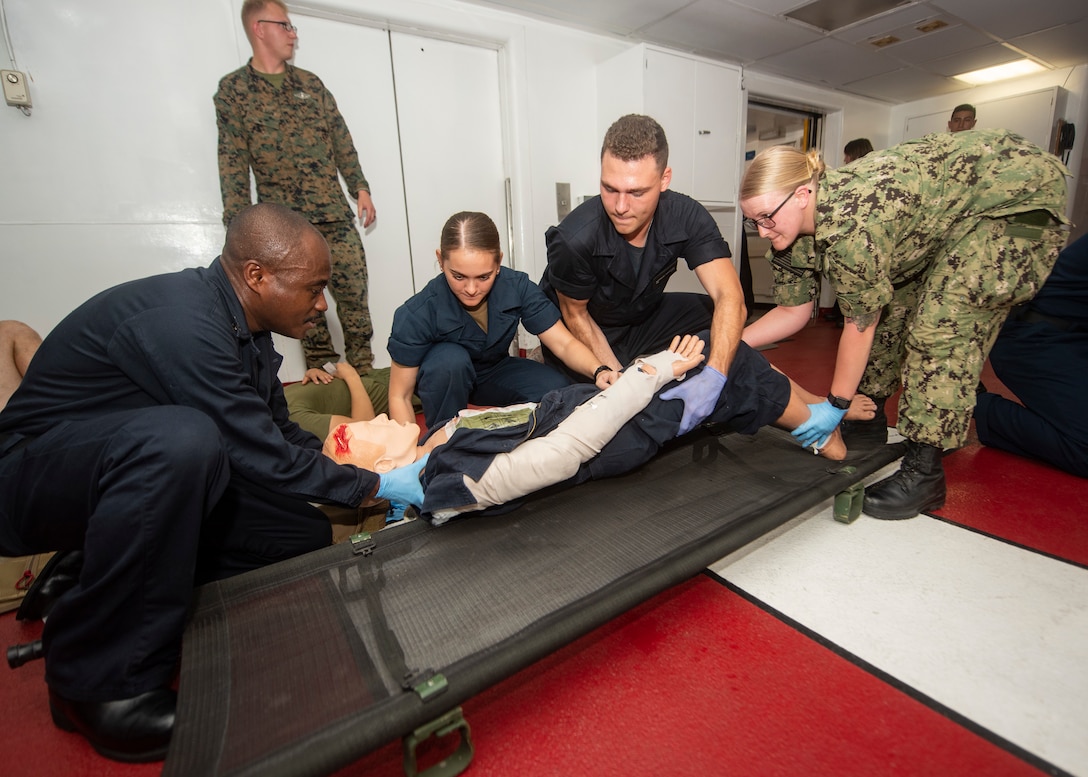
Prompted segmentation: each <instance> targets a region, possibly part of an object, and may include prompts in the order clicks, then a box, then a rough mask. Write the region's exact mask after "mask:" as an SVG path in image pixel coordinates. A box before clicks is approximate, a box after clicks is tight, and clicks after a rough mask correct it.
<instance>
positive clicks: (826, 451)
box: [818, 394, 871, 461]
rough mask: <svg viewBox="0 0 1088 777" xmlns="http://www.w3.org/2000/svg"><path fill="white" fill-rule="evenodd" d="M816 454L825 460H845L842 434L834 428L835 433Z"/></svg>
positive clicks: (844, 445) (844, 444)
mask: <svg viewBox="0 0 1088 777" xmlns="http://www.w3.org/2000/svg"><path fill="white" fill-rule="evenodd" d="M858 396H861V395H860V394H859V395H858ZM870 401H871V400H870ZM818 453H819V454H820V455H821V456H823V457H824V458H825V459H831V460H832V461H842V460H843V459H845V458H846V443H845V442H844V441H843V439H842V432H841V431H840V430H839V428H838V427H835V431H833V432H832V433H831V434H830V435H829V436H828V438H827V442H825V443H824V446H823V447H822V448H820V450H819V451H818Z"/></svg>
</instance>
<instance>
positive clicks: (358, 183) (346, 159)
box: [322, 85, 370, 195]
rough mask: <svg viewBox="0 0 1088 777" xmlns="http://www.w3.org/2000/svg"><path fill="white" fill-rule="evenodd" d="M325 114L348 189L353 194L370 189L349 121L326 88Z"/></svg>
mask: <svg viewBox="0 0 1088 777" xmlns="http://www.w3.org/2000/svg"><path fill="white" fill-rule="evenodd" d="M322 89H323V91H324V94H325V115H326V116H328V117H329V129H330V130H332V143H333V153H334V154H335V155H336V160H335V161H336V168H337V169H338V170H339V171H340V175H342V176H343V177H344V182H345V183H347V185H348V191H349V192H351V193H352V195H355V194H358V192H359V190H360V189H366V190H367V191H370V184H369V183H367V180H366V176H365V175H363V168H362V166H361V165H360V164H359V155H358V154H357V153H356V151H355V143H354V142H352V140H351V132H350V130H348V125H347V122H345V121H344V117H343V116H341V115H340V109H339V108H337V107H336V98H335V97H333V96H332V92H330V91H329V90H328V89H325V88H324V85H322Z"/></svg>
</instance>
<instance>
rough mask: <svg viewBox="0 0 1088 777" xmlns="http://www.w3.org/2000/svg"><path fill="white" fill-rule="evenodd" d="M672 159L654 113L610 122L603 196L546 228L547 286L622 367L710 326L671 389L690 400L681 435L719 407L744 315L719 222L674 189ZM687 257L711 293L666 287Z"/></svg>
mask: <svg viewBox="0 0 1088 777" xmlns="http://www.w3.org/2000/svg"><path fill="white" fill-rule="evenodd" d="M668 155H669V146H668V142H667V140H666V138H665V132H664V130H663V129H662V128H661V125H659V124H658V123H657V122H656V121H655V120H654V119H652V118H651V117H649V116H641V115H637V114H630V115H628V116H623V117H621V118H619V119H618V120H617V121H616V122H615V123H613V125H612V126H611V127H609V129H608V132H607V133H605V138H604V143H603V146H602V148H601V194H600V196H599V197H594V198H592V199H590V200H587V201H586V202H584V203H582V204H581V205H579V206H578V207H577V208H575V209H574V210H573V211H572V212H571V213H570V215H568V216H567V217H566V218H565V219H563V222H562V223H561V224H560V225H559V226H557V227H552V228H551V229H549V230H548V232H547V234H546V235H545V240H546V242H547V246H548V267H547V269H546V270H545V271H544V276H543V277H542V278H541V280H540V287H541V288H542V289H543V290H544V293H545V294H547V295H548V297H549V298H550V299H552V301H554V302H555V303H556V304H557V305H558V306H559V310H560V312H561V313H562V314H563V322H564V323H565V324H566V325H567V328H568V329H570V331H571V332H572V333H573V334H574V336H575V337H577V338H578V339H579V340H581V341H582V342H583V343H585V344H586V345H587V346H588V347H589V349H590V350H591V351H593V353H594V355H595V356H596V357H597V359H598V360H599V362H600V363H601V364H602V365H606V366H608V367H610V368H612V369H613V370H615V371H617V372H618V371H620V370H622V369H623V368H624V367H626V366H627V365H628V364H629V363H630V362H631V360H633V359H634V358H635V357H636V356H639V355H641V354H646V353H655V352H657V351H660V350H661V349H663V348H665V347H666V346H667V345H668V344H669V341H670V340H671V339H672V338H673V336H674V335H677V334H694V333H696V332H701V331H703V330H707V329H709V330H710V340H709V342H710V352H709V354H708V355H707V360H706V367H705V368H704V369H703V370H702V372H700V373H699V374H698V375H696V376H695V377H694V378H692V379H690V380H687V381H684V382H683V383H682V384H680V385H679V386H678V387H677V388H676V389H674V390H673V392H674V393H671V394H670V395H669V398H678V399H683V400H684V417H683V419H682V421H681V424H680V433H681V434H683V433H685V432H687V431H689V430H690V429H692V428H693V427H694V426H695V425H696V424H698V423H699V422H700V421H702V420H704V419H705V418H706V417H707V416H708V415H709V414H710V412H711V411H712V410H713V409H714V405H715V402H716V400H717V398H718V396H719V395H720V394H721V391H722V389H723V387H724V386H725V382H726V379H727V376H728V374H729V365H730V363H731V362H732V361H733V355H734V354H735V353H736V350H737V344H738V343H739V342H740V338H741V332H742V331H743V329H744V321H745V318H746V317H747V313H746V311H745V308H744V291H743V289H742V288H741V285H740V279H739V278H738V276H737V272H736V270H735V269H734V267H733V265H732V263H731V262H730V261H729V256H730V253H729V246H728V245H727V244H726V242H725V241H724V240H723V239H722V236H721V232H720V230H719V229H718V226H717V224H716V223H715V222H714V219H713V218H712V217H711V215H710V214H709V213H708V212H707V210H706V208H704V207H703V206H702V205H700V204H699V203H698V202H696V201H695V200H693V199H691V198H690V197H687V196H685V195H683V194H678V193H676V192H673V191H669V188H668V187H669V182H670V181H671V180H672V169H671V168H670V167H668ZM680 257H683V258H684V259H685V261H686V262H687V265H688V267H689V268H690V269H691V270H693V271H694V272H695V274H696V276H698V278H699V282H700V283H701V284H702V285H703V288H705V289H706V291H707V294H694V293H682V292H669V293H667V294H666V293H665V285H666V284H667V283H668V280H669V278H670V277H671V276H672V274H673V273H675V272H676V262H677V259H678V258H680ZM556 366H561V365H556Z"/></svg>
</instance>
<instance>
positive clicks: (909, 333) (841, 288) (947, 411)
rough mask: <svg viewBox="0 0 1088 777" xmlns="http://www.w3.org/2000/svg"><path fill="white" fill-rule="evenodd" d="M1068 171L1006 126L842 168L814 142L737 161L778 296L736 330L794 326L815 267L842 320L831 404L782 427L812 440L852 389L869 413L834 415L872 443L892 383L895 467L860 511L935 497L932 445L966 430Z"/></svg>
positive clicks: (812, 286)
mask: <svg viewBox="0 0 1088 777" xmlns="http://www.w3.org/2000/svg"><path fill="white" fill-rule="evenodd" d="M1068 174H1069V171H1068V170H1066V169H1065V167H1064V166H1063V165H1062V164H1061V163H1060V162H1059V161H1058V160H1057V158H1056V157H1054V156H1053V155H1051V154H1048V153H1047V152H1045V151H1043V150H1042V149H1041V148H1039V147H1038V146H1035V145H1034V144H1032V143H1030V142H1028V141H1027V140H1025V139H1024V138H1022V137H1020V136H1018V135H1014V134H1012V133H1009V132H1007V131H1005V130H979V131H975V132H960V133H956V134H954V135H953V134H949V133H938V134H934V135H927V136H925V137H924V138H919V139H918V140H911V141H907V142H905V143H901V144H899V145H898V146H894V147H892V148H889V149H887V150H885V151H878V152H874V153H872V154H869V155H868V156H866V157H864V158H863V159H859V160H857V161H856V162H853V163H852V164H850V165H847V166H846V167H844V168H842V169H840V170H825V169H824V165H823V163H822V162H821V161H820V159H819V155H818V153H816V152H809V153H808V154H805V153H803V152H801V151H799V150H797V149H794V148H789V147H786V146H778V147H774V148H769V149H766V150H765V151H763V152H761V153H760V154H759V156H757V157H756V158H755V159H754V160H753V161H752V165H751V166H750V167H749V169H748V170H747V171H746V172H745V174H744V179H743V180H742V181H741V188H740V206H741V209H742V210H743V211H744V215H745V216H746V217H747V218H748V219H749V220H751V222H752V223H753V224H754V225H755V227H758V229H759V234H760V235H761V236H762V237H764V238H766V239H768V240H770V241H771V246H772V247H773V248H774V250H775V256H774V260H773V264H774V277H775V302H777V303H778V306H777V307H775V308H774V309H773V310H771V311H769V312H768V313H767V315H766V316H764V317H763V318H761V319H760V320H759V321H757V322H755V323H754V324H751V325H750V326H749V327H748V328H747V329H746V330H745V333H744V340H745V342H747V343H748V344H749V345H759V344H761V343H764V342H768V341H773V340H775V339H779V338H781V337H783V336H785V335H787V334H792V333H793V332H796V331H798V330H799V329H801V328H802V327H803V326H805V324H807V323H808V320H809V318H810V316H811V314H812V305H813V300H814V299H815V295H816V277H817V275H818V274H819V273H826V274H827V277H828V279H829V280H830V281H831V285H832V286H833V287H834V289H835V294H836V296H837V297H838V301H839V306H840V307H841V308H842V312H843V314H844V315H845V317H846V324H845V327H844V328H843V333H842V336H841V338H840V340H839V348H838V354H837V358H836V361H835V373H834V376H833V378H832V380H831V387H830V388H831V391H830V394H829V396H828V400H827V401H826V402H821V403H818V404H816V405H810V409H811V411H812V417H811V418H810V419H809V421H808V423H806V424H804V425H802V426H801V427H799V428H798V429H796V430H795V431H794V432H793V434H794V435H795V436H797V437H799V438H800V440H801V442H802V443H803V444H805V445H808V444H811V443H813V442H818V441H819V440H822V439H824V438H825V437H826V436H827V435H828V434H830V432H831V431H832V430H834V429H835V428H836V427H837V426H838V424H839V422H840V421H841V420H842V418H843V415H844V414H845V412H846V410H845V409H846V408H847V407H848V406H849V402H848V400H849V398H851V397H853V396H854V392H855V391H857V390H858V389H859V387H860V389H861V391H862V392H863V393H865V394H868V395H869V396H871V397H872V398H873V399H874V400H875V401H876V404H877V415H876V418H875V419H873V421H871V422H861V421H851V422H848V423H849V424H850V425H851V426H853V427H854V428H853V429H850V428H848V427H846V426H845V425H844V429H843V435H844V437H845V438H846V443H847V445H848V446H856V445H857V443H858V433H859V432H860V433H861V434H862V435H863V436H868V435H866V434H865V433H866V432H871V433H875V437H876V440H877V441H879V442H881V443H883V442H884V441H885V439H886V433H887V429H886V426H887V419H886V417H885V415H884V403H885V402H886V401H887V399H888V398H889V397H890V396H891V395H892V394H894V393H895V392H896V391H897V390H898V389H899V387H900V386H902V388H903V393H902V396H901V397H900V399H899V418H898V423H897V428H898V430H899V432H900V433H901V434H902V435H903V436H904V437H905V438H906V446H905V453H904V456H903V464H902V466H901V467H900V470H899V472H897V473H896V474H895V475H893V476H892V477H890V478H886V479H884V480H882V481H880V482H879V483H877V484H875V485H872V486H870V487H869V488H867V489H866V491H865V507H864V510H865V512H866V513H867V514H868V515H871V516H874V517H876V518H886V519H887V518H891V519H899V518H910V517H913V516H914V515H917V514H918V513H919V512H922V511H925V510H935V509H938V508H940V507H942V506H943V505H944V500H945V477H944V468H943V466H942V464H941V454H942V452H943V451H945V450H949V449H954V448H958V447H960V446H962V445H963V444H964V443H965V442H966V441H967V429H968V425H969V424H970V421H971V410H972V408H973V407H974V404H975V389H976V387H977V385H978V379H979V375H980V373H981V372H982V367H983V363H984V362H985V360H986V355H987V354H988V353H989V352H990V348H991V346H993V343H994V339H995V338H996V337H997V333H998V330H999V329H1000V328H1001V324H1002V322H1003V321H1004V320H1005V317H1006V316H1007V315H1008V313H1009V310H1010V309H1011V308H1012V307H1013V306H1014V305H1018V304H1020V303H1023V302H1026V301H1028V300H1030V299H1031V298H1032V297H1034V296H1035V294H1036V292H1038V291H1039V288H1040V287H1041V286H1042V285H1043V282H1044V281H1045V280H1046V278H1047V276H1048V275H1049V274H1050V271H1051V269H1052V268H1053V266H1054V262H1055V260H1056V259H1057V256H1058V251H1059V250H1060V249H1061V247H1062V245H1063V243H1064V242H1065V239H1066V236H1067V231H1066V228H1065V227H1064V224H1065V223H1066V218H1065V213H1064V211H1065V205H1066V182H1065V176H1067V175H1068ZM859 426H861V427H862V428H861V429H859V428H858V427H859ZM865 426H869V427H870V429H869V430H866V429H864V427H865Z"/></svg>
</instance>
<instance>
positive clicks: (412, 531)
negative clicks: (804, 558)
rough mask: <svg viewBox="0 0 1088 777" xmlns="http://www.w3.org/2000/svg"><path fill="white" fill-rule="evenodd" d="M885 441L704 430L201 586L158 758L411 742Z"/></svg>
mask: <svg viewBox="0 0 1088 777" xmlns="http://www.w3.org/2000/svg"><path fill="white" fill-rule="evenodd" d="M899 455H901V450H900V446H899V445H886V446H881V447H879V448H877V449H876V450H873V451H871V452H867V453H864V454H860V455H859V454H852V455H851V457H850V459H849V460H848V461H846V462H842V463H838V462H831V461H827V460H825V459H823V458H820V457H817V456H813V455H812V454H811V453H809V452H807V451H805V450H803V449H801V448H799V447H798V446H797V444H796V442H794V441H793V440H792V438H790V436H789V435H788V434H785V433H784V432H780V431H778V430H774V429H763V430H761V431H760V432H759V433H758V434H757V435H755V436H754V437H744V436H740V435H735V434H724V435H717V434H714V433H712V432H705V431H704V432H701V433H695V434H692V435H688V436H687V437H685V438H683V439H682V440H679V441H674V443H673V444H672V445H671V446H670V447H669V448H668V449H666V450H665V451H663V452H662V453H661V454H660V455H659V456H657V457H656V458H655V459H654V460H653V461H651V462H649V463H648V464H646V465H645V466H643V467H641V468H639V469H638V470H636V471H634V472H631V473H628V474H627V475H624V476H621V477H617V478H611V479H608V480H600V481H594V482H589V483H585V484H582V485H579V486H576V487H573V488H567V489H558V488H557V489H550V490H548V491H546V492H541V493H539V494H535V495H533V496H532V497H530V498H529V499H528V500H526V502H525V503H524V504H522V505H521V507H519V508H518V509H516V510H514V511H513V512H510V513H507V514H505V515H481V516H476V517H469V518H462V519H458V520H455V521H452V522H450V523H449V524H446V525H444V526H441V527H432V526H430V525H429V524H427V523H426V522H424V521H422V520H417V521H408V522H405V523H402V524H398V525H395V526H392V527H390V528H388V529H385V530H383V531H380V532H376V533H374V534H373V535H368V536H366V537H360V538H357V539H356V541H354V542H352V543H343V544H340V545H335V546H332V547H329V548H325V549H323V550H320V551H317V552H315V553H311V554H308V555H306V556H302V557H299V558H297V559H292V560H291V561H287V562H283V563H280V564H275V565H273V566H271V567H267V568H265V569H261V570H257V571H254V572H250V573H247V574H245V575H240V576H238V577H235V578H232V579H230V580H226V581H223V582H219V583H214V584H211V585H207V586H204V587H202V588H201V589H200V590H199V591H198V593H197V603H196V606H195V610H194V613H193V616H192V619H191V621H190V623H189V626H188V628H187V630H186V632H185V640H184V647H183V655H182V669H181V680H180V685H179V699H178V717H177V723H176V728H175V732H174V736H173V741H172V742H171V746H170V752H169V755H168V756H167V759H166V764H165V767H164V770H163V775H165V777H190V776H191V775H196V774H199V775H202V776H204V777H212V776H213V775H232V776H233V775H254V776H255V777H256V776H257V775H260V777H272V776H273V775H292V777H294V776H297V775H323V774H329V773H331V772H334V771H336V770H338V769H340V768H343V767H344V766H346V765H348V764H350V763H352V762H353V761H355V760H357V759H358V758H360V757H362V756H363V755H365V754H367V753H368V752H370V751H372V750H375V749H377V748H379V747H381V746H382V745H385V744H387V743H389V742H391V741H394V740H396V739H398V738H401V737H408V739H409V741H414V740H412V737H411V735H413V732H416V733H415V736H417V737H418V735H419V732H418V730H419V729H421V727H425V726H426V725H427V724H429V723H431V722H433V721H436V720H438V719H439V718H441V717H442V716H443V715H446V714H447V713H451V712H453V713H454V714H456V711H457V707H458V705H460V704H461V703H462V702H464V701H465V700H466V699H468V698H470V697H472V696H474V695H475V694H477V693H479V692H481V691H482V690H484V689H486V688H488V687H489V686H491V685H493V684H495V683H497V682H499V681H500V680H502V679H504V678H506V677H508V676H509V675H511V674H513V673H515V672H517V671H518V670H520V669H522V668H524V667H526V666H528V665H529V664H531V663H532V662H534V661H536V660H538V659H540V658H542V657H543V656H546V655H548V654H549V653H551V652H552V651H554V650H556V649H558V648H560V647H562V646H563V645H565V644H568V643H569V642H571V641H573V640H575V639H577V638H578V637H580V636H582V635H583V634H585V633H587V632H589V631H591V630H592V629H594V628H596V627H598V626H600V625H602V624H603V623H605V622H607V621H608V620H610V619H612V618H614V617H616V616H618V615H620V614H621V613H623V612H625V611H626V610H628V609H630V608H632V607H634V606H635V605H637V604H639V603H641V602H643V601H645V600H646V599H649V598H650V597H652V596H654V595H656V594H657V593H660V592H661V591H663V590H665V589H667V588H669V587H670V586H673V585H675V584H677V583H680V582H682V581H684V580H686V579H688V578H690V577H692V576H694V575H696V574H698V573H699V572H700V571H701V570H702V569H704V568H705V567H706V566H708V565H709V564H711V563H713V562H714V561H716V560H717V559H719V558H721V557H722V556H725V555H727V554H728V553H730V552H732V551H734V550H736V549H737V548H740V547H742V546H743V545H745V544H746V543H748V542H750V541H752V540H753V539H755V538H757V537H759V536H761V535H763V534H764V533H766V532H768V531H770V530H772V529H774V528H775V527H777V526H779V525H781V524H783V523H785V522H786V521H788V520H790V519H791V518H793V517H795V516H797V515H799V514H801V513H803V512H804V511H806V510H808V509H810V508H812V507H814V506H816V505H817V504H819V503H820V502H822V501H824V500H825V499H828V498H830V497H833V496H835V495H837V494H840V493H841V492H844V491H846V490H848V489H850V488H851V487H852V486H855V484H857V483H858V482H859V481H861V480H862V479H863V478H864V477H866V476H867V475H869V474H871V473H873V472H875V471H877V470H878V469H880V468H881V467H883V466H884V465H886V464H888V463H890V462H892V461H894V460H895V459H896V458H898V457H899ZM855 490H856V489H855ZM843 530H844V531H849V528H848V527H845V526H844V528H843ZM468 724H469V725H471V721H468ZM441 726H442V724H439V727H441ZM457 726H458V723H457V722H456V720H454V721H453V722H452V723H449V724H448V725H447V726H446V727H447V729H450V728H457ZM461 733H462V736H463V737H464V738H467V733H468V732H467V728H465V729H464V731H462V732H461ZM459 752H460V751H459ZM410 755H411V754H409V756H410Z"/></svg>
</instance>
